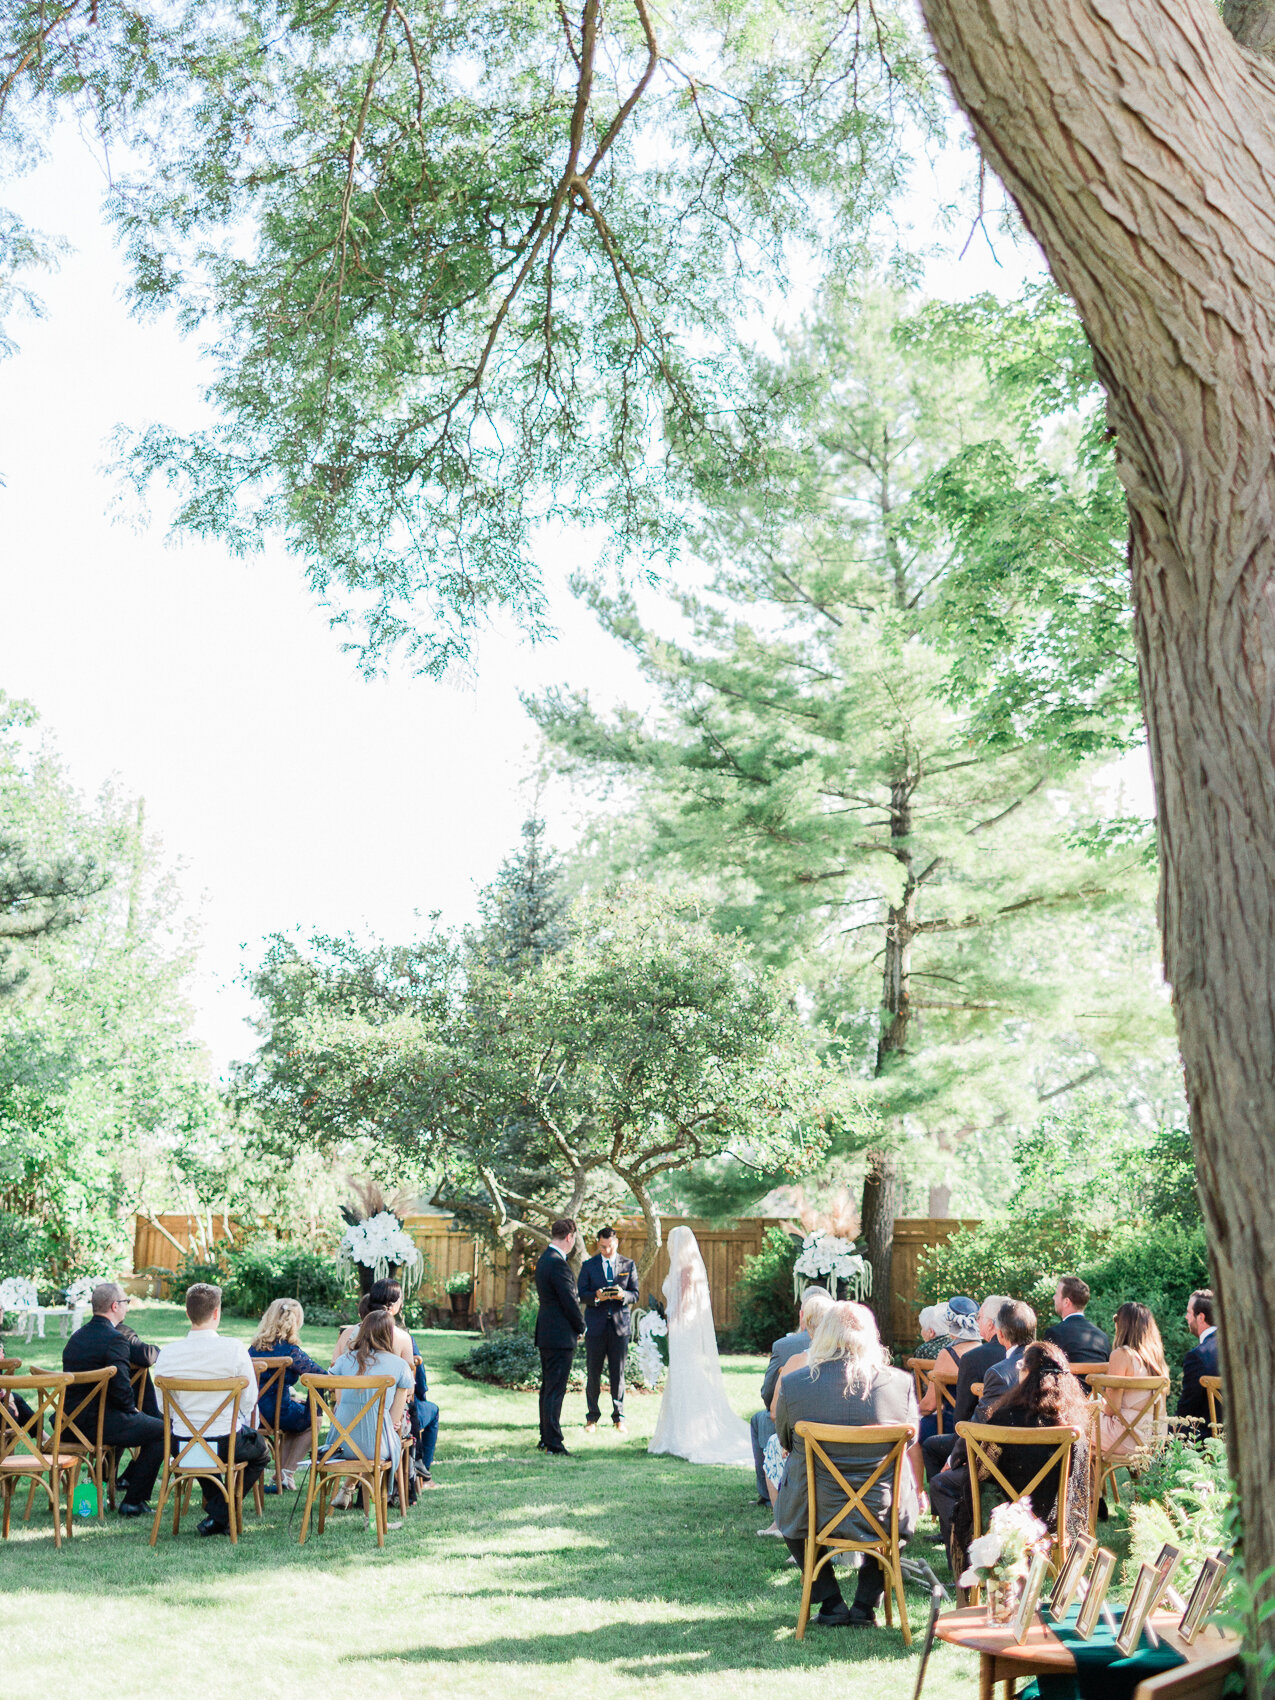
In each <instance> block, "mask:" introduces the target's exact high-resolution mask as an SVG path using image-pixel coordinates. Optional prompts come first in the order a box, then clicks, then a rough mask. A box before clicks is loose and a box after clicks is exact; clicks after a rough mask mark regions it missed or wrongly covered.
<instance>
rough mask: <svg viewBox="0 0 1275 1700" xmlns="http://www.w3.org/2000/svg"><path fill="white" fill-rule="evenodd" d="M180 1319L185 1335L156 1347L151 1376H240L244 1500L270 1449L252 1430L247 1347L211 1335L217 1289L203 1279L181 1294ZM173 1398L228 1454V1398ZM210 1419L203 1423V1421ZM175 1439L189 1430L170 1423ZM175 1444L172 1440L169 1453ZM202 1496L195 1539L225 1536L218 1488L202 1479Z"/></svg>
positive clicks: (216, 1319) (253, 1395)
mask: <svg viewBox="0 0 1275 1700" xmlns="http://www.w3.org/2000/svg"><path fill="white" fill-rule="evenodd" d="M186 1315H187V1316H188V1317H189V1318H190V1333H189V1334H187V1336H186V1338H185V1339H184V1340H170V1341H169V1342H168V1344H167V1345H166V1346H161V1347H160V1351H159V1357H158V1358H157V1359H156V1360H155V1368H154V1371H153V1372H152V1373H153V1374H154V1375H155V1376H156V1378H158V1377H159V1376H163V1375H168V1376H172V1377H173V1378H174V1380H178V1381H229V1380H231V1379H234V1378H237V1377H243V1379H244V1380H246V1381H247V1383H248V1385H247V1387H246V1388H245V1390H244V1392H243V1393H242V1394H241V1395H240V1397H239V1411H238V1432H237V1434H236V1437H235V1462H236V1463H246V1464H247V1466H248V1468H247V1470H246V1471H245V1473H244V1497H245V1498H247V1496H248V1495H249V1494H250V1493H251V1492H252V1490H253V1488H254V1486H255V1485H256V1483H257V1481H258V1480H259V1479H260V1477H261V1475H262V1472H263V1471H264V1470H265V1467H266V1464H267V1462H268V1460H269V1457H270V1449H269V1447H268V1446H267V1445H266V1442H265V1437H264V1436H263V1435H262V1434H261V1432H260V1430H258V1429H254V1428H253V1427H252V1416H253V1412H254V1411H255V1410H256V1408H257V1376H256V1372H255V1370H254V1369H253V1363H252V1359H251V1358H250V1357H249V1356H248V1348H247V1347H246V1346H245V1345H244V1343H243V1341H242V1340H232V1339H230V1338H229V1337H228V1336H225V1335H221V1334H219V1333H218V1332H217V1327H218V1324H219V1323H220V1322H221V1288H220V1287H214V1286H212V1285H211V1284H210V1283H209V1282H206V1281H196V1282H195V1284H194V1285H193V1286H191V1287H189V1288H187V1290H186ZM177 1398H178V1400H179V1402H180V1404H181V1407H182V1409H183V1410H184V1411H186V1412H187V1413H188V1414H189V1416H190V1419H191V1421H192V1422H193V1423H194V1424H195V1425H196V1427H200V1426H201V1425H202V1424H203V1423H205V1422H208V1427H207V1428H206V1429H204V1430H203V1432H204V1433H205V1434H206V1435H207V1437H208V1438H209V1439H210V1440H215V1441H216V1444H217V1452H218V1454H219V1456H220V1457H221V1458H223V1459H224V1458H226V1457H227V1455H228V1453H229V1450H230V1426H231V1414H232V1411H233V1409H234V1402H233V1399H228V1398H227V1395H226V1394H224V1393H180V1394H178V1395H177ZM223 1400H226V1406H225V1409H224V1410H223V1411H221V1412H220V1414H219V1415H218V1416H216V1417H213V1412H214V1411H216V1410H217V1407H218V1406H219V1405H220V1404H221V1403H222V1401H223ZM210 1418H211V1419H212V1420H211V1421H209V1419H210ZM174 1428H175V1430H176V1433H177V1435H178V1436H179V1437H184V1438H189V1436H190V1435H191V1433H192V1432H193V1430H192V1429H191V1428H190V1427H189V1426H188V1425H187V1424H185V1423H183V1422H181V1421H179V1420H175V1421H174ZM178 1444H180V1441H176V1442H174V1449H176V1446H177V1445H178ZM201 1485H202V1488H203V1494H204V1512H205V1516H204V1519H203V1521H202V1522H201V1523H200V1524H199V1525H198V1532H199V1534H201V1535H226V1534H229V1532H230V1509H229V1506H228V1505H227V1504H226V1499H225V1496H224V1494H223V1493H222V1492H221V1490H220V1488H219V1487H218V1486H217V1485H216V1484H215V1483H214V1482H213V1481H211V1480H209V1479H208V1478H205V1479H204V1481H203V1482H202V1484H201Z"/></svg>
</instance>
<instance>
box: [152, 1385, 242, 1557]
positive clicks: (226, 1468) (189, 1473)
mask: <svg viewBox="0 0 1275 1700" xmlns="http://www.w3.org/2000/svg"><path fill="white" fill-rule="evenodd" d="M247 1389H248V1378H247V1377H246V1376H243V1375H232V1376H227V1377H225V1378H224V1379H223V1380H220V1381H198V1380H193V1379H192V1380H186V1379H184V1378H182V1377H180V1376H174V1375H157V1376H156V1377H155V1391H156V1392H157V1393H158V1394H159V1396H160V1398H161V1400H162V1401H163V1408H164V1429H165V1432H166V1433H168V1434H170V1435H171V1436H172V1443H171V1445H170V1446H169V1447H166V1448H165V1451H164V1473H163V1475H162V1476H161V1477H160V1484H159V1504H158V1505H157V1506H156V1508H155V1522H154V1524H153V1525H152V1527H151V1543H150V1544H151V1545H152V1546H154V1545H155V1543H156V1541H157V1540H158V1539H159V1525H160V1520H161V1519H162V1517H163V1515H164V1506H165V1505H166V1504H167V1502H168V1496H169V1494H170V1493H171V1494H172V1496H173V1533H174V1535H176V1534H177V1533H179V1531H180V1529H181V1514H182V1499H183V1496H186V1497H189V1491H190V1489H191V1488H192V1487H193V1486H194V1484H195V1483H196V1482H197V1481H199V1482H206V1481H207V1482H215V1483H216V1486H217V1489H218V1491H219V1492H220V1494H221V1495H222V1498H223V1499H224V1500H225V1501H226V1515H227V1518H228V1521H229V1525H230V1540H231V1544H232V1545H237V1544H238V1541H239V1531H240V1529H241V1528H242V1526H243V1478H244V1471H245V1470H246V1469H247V1468H248V1466H247V1464H246V1463H244V1462H242V1461H241V1460H239V1459H237V1458H236V1457H235V1438H236V1436H237V1434H238V1432H239V1401H240V1400H241V1399H242V1398H243V1396H244V1394H245V1392H246V1391H247ZM192 1393H199V1394H204V1395H207V1394H209V1393H216V1394H220V1395H221V1397H220V1399H219V1400H218V1403H217V1405H216V1407H215V1408H214V1409H213V1410H212V1411H210V1412H209V1414H208V1415H207V1416H206V1417H205V1418H204V1419H203V1420H202V1422H201V1421H200V1419H199V1418H198V1417H196V1416H193V1415H192V1414H191V1412H190V1411H189V1409H188V1408H187V1406H186V1404H185V1403H184V1402H183V1401H184V1400H186V1399H187V1398H188V1396H189V1395H190V1394H192ZM227 1412H229V1416H230V1434H229V1439H228V1441H227V1445H226V1456H225V1458H222V1457H221V1456H220V1455H219V1454H218V1452H217V1441H218V1440H219V1439H220V1438H221V1436H219V1435H212V1434H209V1432H208V1431H209V1429H211V1428H212V1425H213V1424H214V1423H215V1422H217V1421H218V1420H219V1419H220V1418H221V1417H223V1416H225V1415H226V1413H227ZM179 1423H180V1425H181V1427H182V1429H185V1430H186V1433H185V1434H182V1433H181V1432H179V1430H178V1427H177V1425H178V1424H179Z"/></svg>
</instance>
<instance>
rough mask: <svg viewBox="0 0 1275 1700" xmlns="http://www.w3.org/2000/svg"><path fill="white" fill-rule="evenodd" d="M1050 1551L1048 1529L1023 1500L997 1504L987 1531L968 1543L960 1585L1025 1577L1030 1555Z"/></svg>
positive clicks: (973, 1585) (966, 1585)
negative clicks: (966, 1564) (967, 1561)
mask: <svg viewBox="0 0 1275 1700" xmlns="http://www.w3.org/2000/svg"><path fill="white" fill-rule="evenodd" d="M1048 1550H1049V1530H1048V1529H1047V1528H1046V1527H1045V1525H1044V1524H1043V1523H1042V1522H1041V1520H1040V1518H1039V1517H1037V1516H1036V1514H1035V1512H1034V1511H1033V1510H1032V1508H1031V1505H1030V1504H1029V1502H1028V1501H1027V1500H1025V1499H1016V1500H1013V1501H1012V1502H1011V1503H1010V1504H1008V1505H998V1506H997V1507H996V1509H995V1510H994V1511H993V1512H992V1516H991V1522H990V1523H989V1525H988V1529H987V1533H986V1534H985V1535H980V1536H979V1537H978V1539H977V1540H976V1541H971V1542H970V1548H969V1552H968V1554H967V1555H966V1556H967V1557H968V1559H969V1568H968V1569H967V1570H964V1571H962V1573H961V1576H960V1580H959V1584H958V1585H959V1586H960V1587H962V1588H979V1587H981V1586H982V1585H983V1583H984V1582H1007V1581H1012V1580H1014V1578H1016V1577H1019V1576H1026V1574H1027V1572H1028V1570H1029V1569H1030V1568H1031V1561H1032V1557H1033V1555H1034V1554H1035V1553H1038V1552H1047V1551H1048Z"/></svg>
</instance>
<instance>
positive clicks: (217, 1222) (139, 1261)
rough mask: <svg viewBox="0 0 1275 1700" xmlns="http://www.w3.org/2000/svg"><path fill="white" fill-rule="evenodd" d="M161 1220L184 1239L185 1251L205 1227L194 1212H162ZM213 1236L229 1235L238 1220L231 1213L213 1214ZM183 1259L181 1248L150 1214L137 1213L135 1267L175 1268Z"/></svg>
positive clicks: (134, 1246) (174, 1237) (176, 1235)
mask: <svg viewBox="0 0 1275 1700" xmlns="http://www.w3.org/2000/svg"><path fill="white" fill-rule="evenodd" d="M157 1220H158V1221H160V1222H161V1223H163V1225H164V1227H165V1228H167V1229H168V1232H169V1233H170V1234H171V1235H172V1236H173V1239H176V1240H179V1241H180V1242H181V1247H182V1251H189V1250H190V1245H191V1241H192V1240H193V1239H194V1238H195V1236H196V1234H197V1233H202V1231H203V1229H202V1227H201V1226H200V1224H199V1223H198V1221H197V1219H196V1218H195V1217H194V1216H160V1217H158V1218H157ZM212 1226H213V1237H214V1239H229V1238H230V1237H231V1236H232V1235H233V1233H234V1228H235V1224H234V1222H233V1220H232V1219H231V1218H230V1217H229V1216H214V1217H213V1219H212ZM180 1261H181V1252H179V1251H178V1250H177V1247H176V1246H175V1245H174V1244H173V1243H172V1240H170V1239H168V1238H167V1236H166V1235H164V1234H162V1233H161V1232H160V1230H159V1229H158V1228H157V1227H156V1226H155V1223H154V1222H152V1221H151V1219H150V1217H149V1216H136V1217H134V1219H133V1269H134V1272H135V1273H137V1274H139V1275H140V1274H141V1272H142V1271H143V1270H144V1269H176V1267H177V1265H178V1263H179V1262H180Z"/></svg>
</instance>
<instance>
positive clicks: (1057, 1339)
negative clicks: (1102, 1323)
mask: <svg viewBox="0 0 1275 1700" xmlns="http://www.w3.org/2000/svg"><path fill="white" fill-rule="evenodd" d="M1088 1303H1089V1287H1088V1285H1087V1283H1086V1282H1084V1281H1082V1280H1081V1279H1080V1277H1079V1275H1064V1276H1063V1277H1062V1279H1061V1280H1060V1281H1059V1283H1058V1286H1057V1287H1056V1288H1055V1290H1054V1309H1055V1310H1056V1311H1057V1312H1058V1315H1059V1316H1060V1317H1061V1318H1062V1321H1061V1322H1055V1324H1054V1325H1053V1327H1052V1328H1047V1329H1046V1330H1045V1338H1046V1340H1048V1341H1049V1342H1050V1343H1051V1344H1052V1345H1055V1346H1061V1347H1062V1349H1063V1354H1064V1356H1065V1357H1066V1359H1067V1362H1068V1363H1069V1364H1105V1363H1106V1362H1107V1360H1108V1358H1109V1357H1110V1356H1111V1341H1110V1339H1109V1338H1108V1337H1107V1335H1105V1334H1104V1333H1103V1331H1102V1329H1101V1328H1098V1327H1097V1326H1096V1325H1095V1324H1094V1323H1092V1322H1090V1321H1089V1319H1088V1317H1087V1316H1086V1315H1085V1306H1086V1305H1087V1304H1088Z"/></svg>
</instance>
